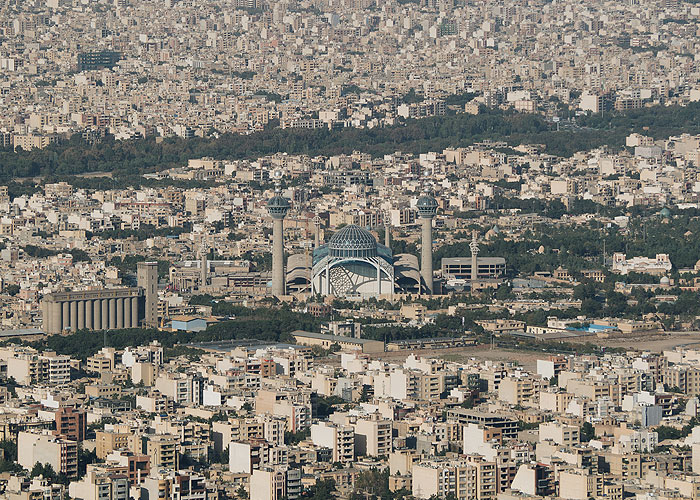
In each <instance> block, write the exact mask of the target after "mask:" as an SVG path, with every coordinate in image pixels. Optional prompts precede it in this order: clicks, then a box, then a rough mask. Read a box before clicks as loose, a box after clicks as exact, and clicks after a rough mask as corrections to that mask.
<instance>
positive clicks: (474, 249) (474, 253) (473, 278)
mask: <svg viewBox="0 0 700 500" xmlns="http://www.w3.org/2000/svg"><path fill="white" fill-rule="evenodd" d="M476 237H477V233H476V230H474V231H472V242H471V243H469V250H471V252H472V270H471V276H470V278H471V281H476V280H477V279H478V277H479V272H478V266H479V263H478V262H477V258H476V257H477V255H479V243H478V242H477V241H476Z"/></svg>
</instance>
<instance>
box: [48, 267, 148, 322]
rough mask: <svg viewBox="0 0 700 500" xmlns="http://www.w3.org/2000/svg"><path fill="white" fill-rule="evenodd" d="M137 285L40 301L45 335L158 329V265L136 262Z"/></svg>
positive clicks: (53, 295) (58, 294)
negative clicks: (127, 329) (146, 327)
mask: <svg viewBox="0 0 700 500" xmlns="http://www.w3.org/2000/svg"><path fill="white" fill-rule="evenodd" d="M137 276H138V285H139V286H136V287H129V288H108V289H102V290H80V291H67V292H54V293H50V294H48V295H46V296H44V299H43V300H42V302H41V307H42V310H43V318H44V325H43V328H44V331H45V332H46V333H62V332H64V331H66V330H69V331H73V332H75V331H78V330H84V329H86V330H114V329H120V328H138V327H139V326H141V325H142V326H157V324H158V264H157V263H156V262H139V263H138V269H137Z"/></svg>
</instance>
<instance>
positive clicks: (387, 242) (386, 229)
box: [382, 210, 391, 248]
mask: <svg viewBox="0 0 700 500" xmlns="http://www.w3.org/2000/svg"><path fill="white" fill-rule="evenodd" d="M382 216H383V218H384V246H385V247H387V248H391V229H389V211H388V210H384V213H383V214H382Z"/></svg>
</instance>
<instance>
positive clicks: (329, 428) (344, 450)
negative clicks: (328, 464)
mask: <svg viewBox="0 0 700 500" xmlns="http://www.w3.org/2000/svg"><path fill="white" fill-rule="evenodd" d="M311 440H312V441H313V443H314V445H316V446H323V447H326V448H330V449H331V450H333V461H334V462H340V463H343V464H348V463H351V462H353V461H354V460H355V430H354V429H353V428H352V426H349V425H337V424H333V423H329V422H319V423H317V424H313V425H312V426H311Z"/></svg>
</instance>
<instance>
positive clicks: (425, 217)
mask: <svg viewBox="0 0 700 500" xmlns="http://www.w3.org/2000/svg"><path fill="white" fill-rule="evenodd" d="M437 207H438V203H437V201H436V200H435V198H433V197H432V196H430V195H429V194H425V195H423V196H421V197H420V198H418V202H417V203H416V208H417V209H418V216H419V218H420V226H421V249H420V256H421V259H420V274H421V276H422V277H423V282H424V283H425V293H427V294H428V295H432V294H433V217H435V214H436V212H437Z"/></svg>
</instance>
